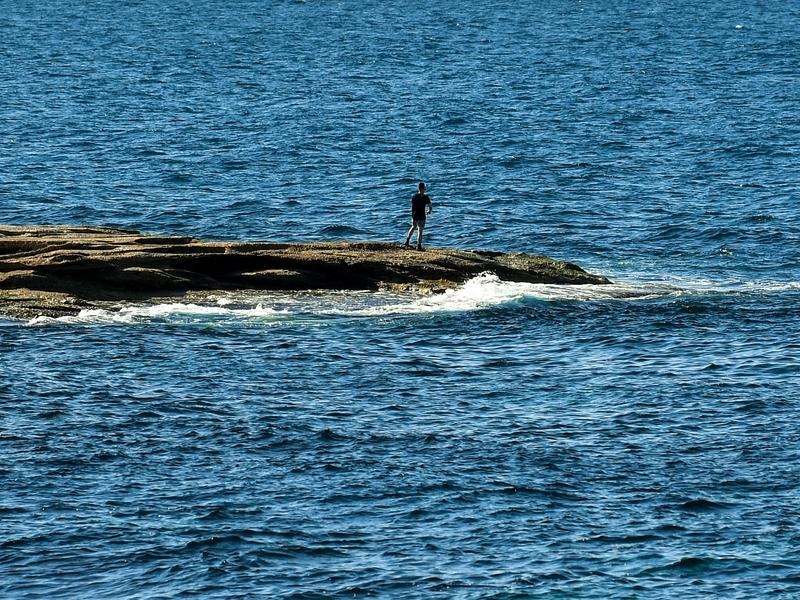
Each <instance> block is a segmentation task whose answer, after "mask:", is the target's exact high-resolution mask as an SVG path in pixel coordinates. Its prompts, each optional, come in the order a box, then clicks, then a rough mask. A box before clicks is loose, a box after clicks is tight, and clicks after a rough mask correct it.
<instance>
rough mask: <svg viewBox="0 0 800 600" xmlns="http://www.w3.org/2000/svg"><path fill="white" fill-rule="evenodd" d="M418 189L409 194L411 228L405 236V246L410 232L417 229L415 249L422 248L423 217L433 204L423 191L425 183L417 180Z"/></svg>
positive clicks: (428, 212) (409, 238) (409, 237)
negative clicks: (411, 194) (414, 192)
mask: <svg viewBox="0 0 800 600" xmlns="http://www.w3.org/2000/svg"><path fill="white" fill-rule="evenodd" d="M418 189H419V191H418V192H417V193H416V194H414V195H413V196H411V229H409V230H408V235H407V236H406V244H405V245H406V246H408V243H409V242H410V241H411V234H412V233H414V230H415V229H416V230H417V250H422V230H423V229H425V217H427V216H428V215H429V214H431V211H432V210H433V205H432V204H431V199H430V198H429V197H428V194H426V193H425V183H423V182H422V181H420V182H419V186H418Z"/></svg>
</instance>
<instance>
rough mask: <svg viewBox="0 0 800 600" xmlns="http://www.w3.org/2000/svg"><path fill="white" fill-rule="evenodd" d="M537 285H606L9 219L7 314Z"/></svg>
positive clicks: (341, 249)
mask: <svg viewBox="0 0 800 600" xmlns="http://www.w3.org/2000/svg"><path fill="white" fill-rule="evenodd" d="M487 271H490V272H493V273H495V274H496V275H497V276H498V277H500V278H501V279H505V280H508V281H524V282H532V283H559V284H606V283H609V281H608V280H607V279H605V278H604V277H600V276H597V275H591V274H589V273H587V272H585V271H584V270H583V269H581V268H580V267H578V266H576V265H573V264H571V263H567V262H562V261H556V260H553V259H550V258H547V257H545V256H537V255H532V254H506V253H501V252H486V251H467V250H450V249H440V248H428V249H426V250H425V251H423V252H419V251H416V250H413V249H408V248H405V247H404V246H402V245H401V244H391V243H379V242H318V243H274V242H229V241H216V242H215V241H201V240H196V239H194V238H190V237H181V236H154V235H144V234H141V233H139V232H137V231H128V230H122V229H111V228H101V227H68V226H48V227H24V226H2V225H0V315H6V316H15V317H24V318H29V317H31V316H37V315H48V316H60V315H68V314H74V313H76V312H78V311H79V310H81V309H83V308H90V307H93V306H98V305H99V304H98V303H105V302H108V301H123V300H131V301H142V300H146V299H149V298H154V297H163V296H166V295H180V294H184V293H187V292H191V291H203V290H208V291H212V290H214V291H216V290H241V289H249V290H333V289H337V290H342V289H354V290H355V289H358V290H368V289H379V288H381V287H387V286H389V287H391V286H399V287H418V288H420V289H429V290H430V289H433V290H435V289H437V288H447V287H451V286H453V285H457V284H459V283H461V282H463V281H466V280H467V279H469V278H471V277H473V276H475V275H478V274H479V273H483V272H487Z"/></svg>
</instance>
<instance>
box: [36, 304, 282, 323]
mask: <svg viewBox="0 0 800 600" xmlns="http://www.w3.org/2000/svg"><path fill="white" fill-rule="evenodd" d="M232 303H233V301H230V302H227V303H226V304H228V305H230V304H232ZM287 314H288V313H287V311H281V310H276V309H273V308H270V307H265V306H264V305H263V304H261V303H259V304H257V305H256V306H255V307H252V308H225V307H224V306H220V305H219V304H217V305H202V304H184V303H179V302H174V303H168V304H152V305H123V306H120V307H119V309H117V310H114V309H108V310H106V309H87V310H82V311H80V312H79V313H78V314H77V315H71V316H65V317H35V318H34V319H31V320H30V321H28V323H27V325H28V326H31V327H35V326H41V325H52V324H58V323H61V324H65V325H84V324H132V323H147V322H154V321H188V322H208V321H220V320H227V319H242V318H261V319H263V318H265V317H281V316H284V315H287Z"/></svg>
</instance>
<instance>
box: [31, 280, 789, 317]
mask: <svg viewBox="0 0 800 600" xmlns="http://www.w3.org/2000/svg"><path fill="white" fill-rule="evenodd" d="M798 289H800V283H798V282H789V283H785V282H784V283H781V282H762V283H755V282H724V283H715V282H713V281H710V280H702V279H695V280H679V279H669V280H660V281H658V282H647V283H616V284H612V285H554V284H535V283H519V282H509V281H502V280H501V279H499V278H498V277H497V276H496V275H494V274H491V273H484V274H482V275H478V276H477V277H474V278H472V279H470V280H469V281H467V282H466V283H464V284H463V285H461V286H459V287H457V288H455V289H451V290H447V291H445V292H444V293H440V294H428V295H419V294H413V293H404V294H401V293H389V292H352V291H346V292H300V293H288V292H276V293H265V292H231V293H230V294H226V295H209V296H207V297H205V298H203V299H202V300H197V301H194V302H190V303H181V302H172V303H166V304H155V305H153V304H124V305H117V306H112V307H109V308H108V309H92V310H82V311H81V312H80V313H78V314H77V315H74V316H66V317H57V318H53V317H44V316H42V317H36V318H34V319H32V320H30V321H29V322H28V325H29V326H43V325H51V324H59V323H60V324H78V325H80V324H134V323H152V322H169V323H225V322H241V321H250V322H255V323H259V324H262V325H269V324H277V323H281V322H286V321H297V320H306V321H307V320H309V319H311V320H314V319H317V320H319V319H324V318H331V317H386V316H393V315H398V316H400V315H414V314H431V313H454V312H471V311H479V310H484V309H489V308H495V307H502V306H513V305H515V304H525V303H529V302H542V303H549V302H632V301H645V300H653V299H659V298H668V297H680V296H687V295H689V296H691V295H709V294H731V293H735V294H743V293H744V294H746V293H762V294H767V293H776V292H782V291H788V290H798Z"/></svg>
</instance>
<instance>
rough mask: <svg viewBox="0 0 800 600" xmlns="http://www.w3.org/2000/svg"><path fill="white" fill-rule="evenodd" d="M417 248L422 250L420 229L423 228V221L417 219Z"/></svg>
mask: <svg viewBox="0 0 800 600" xmlns="http://www.w3.org/2000/svg"><path fill="white" fill-rule="evenodd" d="M416 225H417V250H422V230H423V229H425V221H417V223H416Z"/></svg>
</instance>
